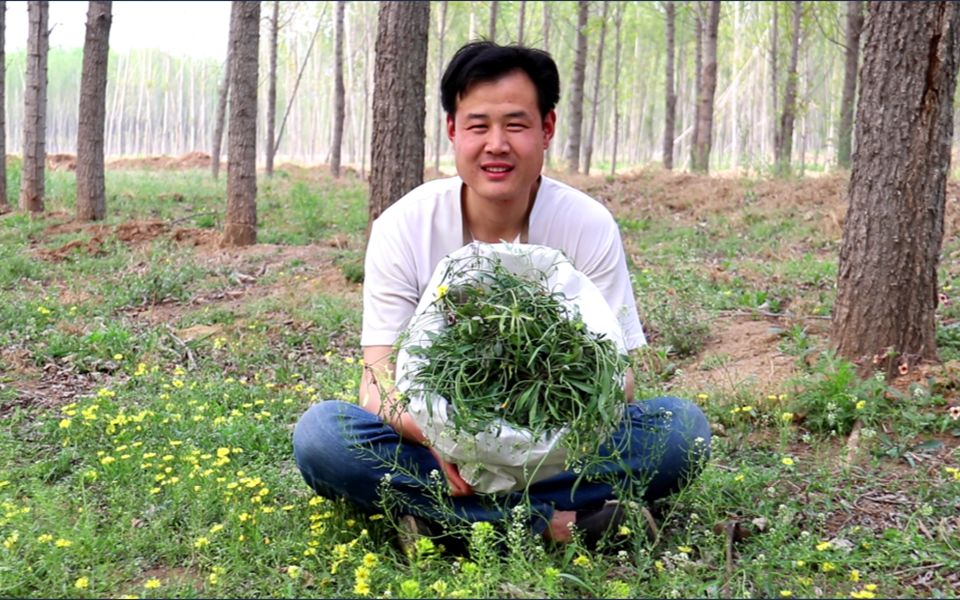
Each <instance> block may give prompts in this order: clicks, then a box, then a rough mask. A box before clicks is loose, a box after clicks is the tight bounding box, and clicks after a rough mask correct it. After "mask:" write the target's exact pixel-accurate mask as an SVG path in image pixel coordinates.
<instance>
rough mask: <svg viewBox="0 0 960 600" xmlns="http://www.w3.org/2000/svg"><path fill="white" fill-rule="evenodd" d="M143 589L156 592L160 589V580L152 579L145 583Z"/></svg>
mask: <svg viewBox="0 0 960 600" xmlns="http://www.w3.org/2000/svg"><path fill="white" fill-rule="evenodd" d="M143 587H145V588H147V589H148V590H155V589H157V588H158V587H160V580H159V579H157V578H156V577H152V578H150V579H148V580H146V581H145V582H144V584H143Z"/></svg>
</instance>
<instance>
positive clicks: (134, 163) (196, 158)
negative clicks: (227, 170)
mask: <svg viewBox="0 0 960 600" xmlns="http://www.w3.org/2000/svg"><path fill="white" fill-rule="evenodd" d="M209 166H210V155H209V154H206V153H203V152H188V153H186V154H184V155H182V156H144V157H139V158H115V159H112V160H109V161H107V164H106V168H107V169H116V170H122V169H131V170H147V171H151V170H167V171H180V170H184V169H206V168H208V167H209Z"/></svg>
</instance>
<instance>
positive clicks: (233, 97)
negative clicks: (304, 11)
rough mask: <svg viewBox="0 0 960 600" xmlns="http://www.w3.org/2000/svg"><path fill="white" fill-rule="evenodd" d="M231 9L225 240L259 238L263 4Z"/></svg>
mask: <svg viewBox="0 0 960 600" xmlns="http://www.w3.org/2000/svg"><path fill="white" fill-rule="evenodd" d="M231 6H232V8H231V11H230V54H231V55H232V56H233V58H234V61H235V62H234V65H233V67H232V68H231V70H230V92H229V94H230V125H229V130H228V133H227V136H228V139H227V144H228V148H227V218H226V221H225V223H224V228H223V238H222V239H221V244H223V245H224V246H249V245H250V244H255V243H256V241H257V67H258V62H259V60H258V59H259V46H260V3H259V2H245V1H244V0H234V1H233V4H232V5H231Z"/></svg>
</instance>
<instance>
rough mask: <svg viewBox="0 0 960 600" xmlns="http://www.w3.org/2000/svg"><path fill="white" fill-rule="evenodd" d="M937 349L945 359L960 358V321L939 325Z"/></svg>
mask: <svg viewBox="0 0 960 600" xmlns="http://www.w3.org/2000/svg"><path fill="white" fill-rule="evenodd" d="M937 349H938V350H939V351H940V358H942V359H943V360H960V323H952V324H950V325H939V326H938V327H937Z"/></svg>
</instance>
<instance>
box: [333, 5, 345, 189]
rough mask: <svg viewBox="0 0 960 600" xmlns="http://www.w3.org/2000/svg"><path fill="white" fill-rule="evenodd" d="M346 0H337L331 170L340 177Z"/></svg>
mask: <svg viewBox="0 0 960 600" xmlns="http://www.w3.org/2000/svg"><path fill="white" fill-rule="evenodd" d="M346 4H347V3H346V2H345V1H344V0H337V16H336V22H337V25H336V34H335V36H334V37H335V38H336V39H335V41H334V51H333V53H334V59H333V62H334V65H333V69H334V71H333V150H332V154H333V155H332V158H331V159H330V172H331V173H332V174H333V176H334V177H340V149H341V147H342V146H343V121H344V119H345V118H346V98H344V95H345V94H346V92H345V91H344V89H343V9H344V8H345V7H346Z"/></svg>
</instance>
